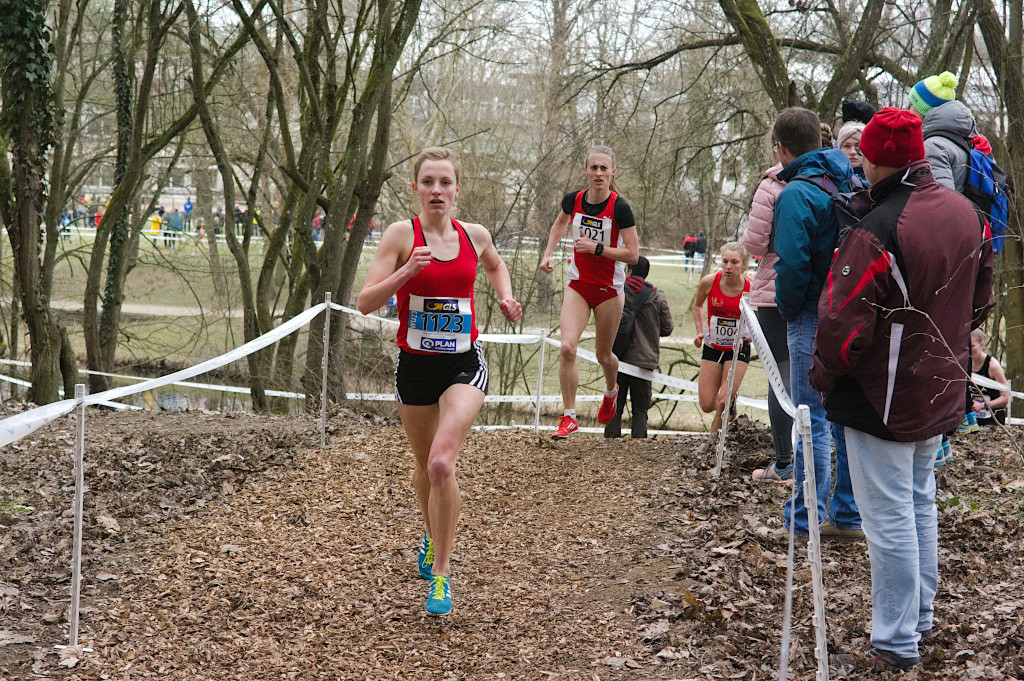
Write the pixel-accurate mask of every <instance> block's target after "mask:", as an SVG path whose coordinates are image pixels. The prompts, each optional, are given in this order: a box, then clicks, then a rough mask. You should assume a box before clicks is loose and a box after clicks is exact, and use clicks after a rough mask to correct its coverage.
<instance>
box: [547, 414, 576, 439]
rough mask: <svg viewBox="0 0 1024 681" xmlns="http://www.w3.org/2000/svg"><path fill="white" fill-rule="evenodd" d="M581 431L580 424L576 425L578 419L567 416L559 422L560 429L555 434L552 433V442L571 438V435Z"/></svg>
mask: <svg viewBox="0 0 1024 681" xmlns="http://www.w3.org/2000/svg"><path fill="white" fill-rule="evenodd" d="M579 429H580V424H578V423H576V419H575V418H573V417H572V416H569V415H568V414H566V415H565V416H563V417H562V420H561V421H559V422H558V428H556V429H555V432H553V433H551V439H552V440H564V439H565V438H567V437H569V434H570V433H575V432H576V431H577V430H579Z"/></svg>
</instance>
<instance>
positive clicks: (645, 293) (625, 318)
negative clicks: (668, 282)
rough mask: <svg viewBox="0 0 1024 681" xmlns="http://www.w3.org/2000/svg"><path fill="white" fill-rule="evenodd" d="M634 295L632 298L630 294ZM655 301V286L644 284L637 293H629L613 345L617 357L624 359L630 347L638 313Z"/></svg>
mask: <svg viewBox="0 0 1024 681" xmlns="http://www.w3.org/2000/svg"><path fill="white" fill-rule="evenodd" d="M630 293H631V294H632V296H630V295H629V294H630ZM652 300H654V286H653V285H651V284H650V283H649V282H646V281H645V282H644V285H643V287H641V289H640V290H639V291H637V292H636V293H632V291H628V293H627V295H626V304H625V306H623V308H622V317H621V318H620V319H619V330H618V331H617V332H616V333H615V342H614V343H612V352H613V353H615V356H616V357H622V353H624V352H625V351H626V348H627V347H629V341H630V340H632V338H633V329H634V328H635V326H636V313H637V311H638V310H639V309H640V308H641V307H643V306H644V304H645V303H649V302H650V301H652Z"/></svg>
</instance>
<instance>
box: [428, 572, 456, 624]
mask: <svg viewBox="0 0 1024 681" xmlns="http://www.w3.org/2000/svg"><path fill="white" fill-rule="evenodd" d="M451 611H452V588H451V584H449V582H448V575H433V576H432V577H431V578H430V591H429V592H428V593H427V613H428V614H430V615H447V614H448V613H450V612H451Z"/></svg>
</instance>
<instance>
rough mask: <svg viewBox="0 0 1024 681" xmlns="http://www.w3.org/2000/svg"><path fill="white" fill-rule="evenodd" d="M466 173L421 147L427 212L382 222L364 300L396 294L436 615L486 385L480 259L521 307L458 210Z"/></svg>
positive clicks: (420, 191) (406, 422) (511, 309)
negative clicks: (478, 305) (461, 468)
mask: <svg viewBox="0 0 1024 681" xmlns="http://www.w3.org/2000/svg"><path fill="white" fill-rule="evenodd" d="M460 174H461V167H460V165H459V159H458V156H457V155H456V154H455V152H454V151H451V150H449V149H444V148H441V147H432V148H430V149H425V150H424V151H423V152H422V153H421V154H420V155H419V157H418V158H417V159H416V163H415V165H414V166H413V183H412V189H413V192H414V193H415V194H416V197H417V198H418V199H419V202H420V207H421V210H420V214H419V215H418V216H416V217H415V218H413V219H411V220H401V221H399V222H395V223H393V224H391V225H390V226H389V227H388V228H387V230H385V232H384V234H383V236H381V240H380V246H379V247H378V248H377V255H376V257H375V258H374V259H373V263H372V264H371V265H370V270H369V272H367V274H366V283H365V284H364V285H363V290H362V291H361V292H360V293H359V302H358V307H359V311H360V312H362V313H363V314H368V313H370V312H372V311H373V310H376V309H378V308H379V307H381V306H382V305H384V304H385V303H386V302H387V301H388V298H390V297H391V296H392V295H396V294H397V297H398V320H399V327H398V347H399V353H398V364H397V367H396V368H395V398H396V399H397V400H398V415H399V416H400V417H401V419H402V426H403V427H404V428H405V434H406V437H408V438H409V445H410V447H411V448H412V451H413V454H415V456H416V468H415V470H414V472H413V477H412V484H413V487H414V488H415V490H416V496H417V498H418V500H419V503H420V511H421V512H422V513H423V524H424V529H425V532H424V535H423V546H422V547H421V549H420V553H419V570H420V575H421V576H422V577H423V578H425V579H428V580H430V587H429V589H428V593H427V612H428V613H430V614H432V615H447V614H448V613H449V612H451V609H452V598H451V584H450V582H449V569H450V566H449V559H450V556H451V551H452V543H453V540H454V538H455V527H456V525H457V524H458V521H459V510H460V508H461V505H462V501H461V497H460V493H459V484H458V481H457V480H456V479H455V459H456V457H457V456H458V453H459V447H461V446H462V443H463V441H464V440H465V439H466V435H467V434H468V433H469V430H470V428H471V427H472V426H473V421H474V420H475V419H476V415H477V414H478V413H479V412H480V407H481V406H483V403H484V394H485V393H486V391H487V363H486V362H485V361H484V354H483V351H482V350H481V349H480V343H479V341H477V329H476V312H475V309H474V306H473V285H474V283H475V282H476V271H477V263H480V264H481V265H483V269H484V273H485V274H486V275H487V279H488V281H490V283H491V286H493V287H494V290H495V291H496V292H497V294H498V301H499V303H498V304H499V307H500V308H501V311H502V313H504V315H505V317H506V318H507V319H508V320H509V321H510V322H515V321H518V320H519V318H520V317H522V314H523V312H522V308H521V307H520V305H519V303H517V302H516V301H515V299H514V298H513V297H512V282H511V280H510V279H509V275H508V269H506V267H505V263H504V262H503V261H502V260H501V257H500V256H499V255H498V251H497V250H495V248H494V243H493V242H492V241H491V234H490V232H488V231H487V229H486V228H484V227H483V226H482V225H476V224H472V223H468V222H465V223H463V222H457V221H455V220H454V219H452V216H451V213H452V207H453V205H454V203H455V198H456V197H457V196H458V195H459V176H460Z"/></svg>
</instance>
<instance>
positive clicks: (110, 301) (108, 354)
mask: <svg viewBox="0 0 1024 681" xmlns="http://www.w3.org/2000/svg"><path fill="white" fill-rule="evenodd" d="M129 10H130V4H129V0H115V1H114V17H113V27H112V31H111V45H112V48H113V49H112V53H113V57H114V119H115V125H116V129H117V152H116V156H115V158H114V184H115V185H122V184H124V183H125V182H124V180H125V178H126V177H127V175H128V163H129V160H130V156H131V148H132V137H133V134H132V131H133V129H134V125H133V120H132V99H133V96H132V95H133V92H134V89H135V62H134V60H133V59H132V54H131V52H130V50H129V45H130V44H129V42H128V40H129V36H128V34H127V31H126V29H127V27H128V15H129ZM113 219H114V223H113V225H111V227H110V258H109V259H108V261H107V279H106V288H105V290H104V292H103V313H102V315H101V317H100V327H99V348H98V350H99V353H100V358H99V359H100V364H99V366H101V367H102V371H104V372H108V373H109V372H111V371H113V369H114V357H115V353H116V351H117V332H118V328H119V327H120V318H121V314H120V313H121V302H122V301H123V300H124V277H125V276H126V270H127V262H126V261H127V259H128V249H127V247H128V244H129V239H130V236H131V235H130V229H129V213H128V210H127V204H126V206H125V209H123V210H119V211H117V212H116V214H115V215H114V216H113ZM93 310H95V307H93ZM96 350H97V348H92V351H93V352H95V351H96ZM89 380H90V384H91V385H92V386H93V390H97V389H100V388H109V387H110V379H109V378H108V377H106V376H100V375H98V374H93V375H92V376H91V377H90V379H89Z"/></svg>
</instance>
